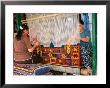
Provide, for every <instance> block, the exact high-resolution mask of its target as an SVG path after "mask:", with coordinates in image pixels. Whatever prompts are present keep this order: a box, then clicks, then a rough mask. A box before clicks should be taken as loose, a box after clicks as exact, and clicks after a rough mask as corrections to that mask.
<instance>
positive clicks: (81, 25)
mask: <svg viewBox="0 0 110 88" xmlns="http://www.w3.org/2000/svg"><path fill="white" fill-rule="evenodd" d="M79 29H80V31H81V32H82V31H83V30H84V22H83V21H82V20H80V23H79Z"/></svg>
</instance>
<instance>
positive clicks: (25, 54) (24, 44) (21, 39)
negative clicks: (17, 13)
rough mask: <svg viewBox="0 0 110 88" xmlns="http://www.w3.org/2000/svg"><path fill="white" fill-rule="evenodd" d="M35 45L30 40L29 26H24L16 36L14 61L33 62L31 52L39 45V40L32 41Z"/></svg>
mask: <svg viewBox="0 0 110 88" xmlns="http://www.w3.org/2000/svg"><path fill="white" fill-rule="evenodd" d="M32 42H33V47H32V45H31V43H30V40H29V32H28V27H27V26H24V27H23V29H19V31H18V32H17V35H16V36H15V38H14V62H15V63H19V64H31V63H32V59H31V52H33V50H34V49H35V48H36V46H38V45H39V42H37V41H32Z"/></svg>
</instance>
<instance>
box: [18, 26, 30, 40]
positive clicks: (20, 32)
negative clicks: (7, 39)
mask: <svg viewBox="0 0 110 88" xmlns="http://www.w3.org/2000/svg"><path fill="white" fill-rule="evenodd" d="M28 35H29V31H28V27H27V26H23V29H19V30H18V31H17V35H16V39H17V40H21V37H22V36H28Z"/></svg>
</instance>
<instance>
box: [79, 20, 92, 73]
mask: <svg viewBox="0 0 110 88" xmlns="http://www.w3.org/2000/svg"><path fill="white" fill-rule="evenodd" d="M79 28H80V37H79V40H80V46H81V58H82V61H83V65H84V67H85V68H87V70H88V72H90V73H89V74H91V68H92V58H91V57H92V44H91V41H90V32H89V31H88V30H86V29H84V22H83V21H82V20H81V21H80V25H79Z"/></svg>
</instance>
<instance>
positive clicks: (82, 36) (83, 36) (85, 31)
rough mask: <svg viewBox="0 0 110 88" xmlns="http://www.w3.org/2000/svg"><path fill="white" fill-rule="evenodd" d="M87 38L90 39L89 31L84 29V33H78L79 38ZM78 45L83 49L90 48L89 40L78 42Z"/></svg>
mask: <svg viewBox="0 0 110 88" xmlns="http://www.w3.org/2000/svg"><path fill="white" fill-rule="evenodd" d="M87 36H88V37H89V38H90V31H87V30H85V29H84V31H83V32H81V33H80V37H81V38H85V37H87ZM80 45H81V46H84V47H85V46H89V47H91V39H89V42H83V41H80Z"/></svg>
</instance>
